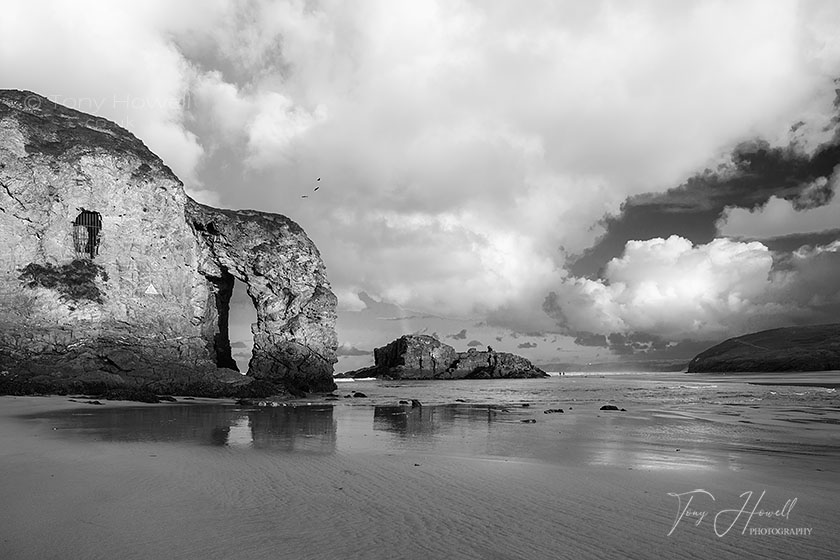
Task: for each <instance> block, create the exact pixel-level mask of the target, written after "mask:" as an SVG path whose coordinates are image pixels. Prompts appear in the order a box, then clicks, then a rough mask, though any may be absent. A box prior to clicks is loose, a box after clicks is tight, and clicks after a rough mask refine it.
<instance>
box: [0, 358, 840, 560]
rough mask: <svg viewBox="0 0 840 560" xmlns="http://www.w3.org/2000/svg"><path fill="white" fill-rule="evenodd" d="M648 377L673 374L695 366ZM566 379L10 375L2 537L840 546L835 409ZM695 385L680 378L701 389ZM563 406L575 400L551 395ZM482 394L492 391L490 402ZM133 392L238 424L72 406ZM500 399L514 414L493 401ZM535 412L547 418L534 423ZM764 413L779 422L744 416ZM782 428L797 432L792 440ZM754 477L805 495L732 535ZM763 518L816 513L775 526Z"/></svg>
mask: <svg viewBox="0 0 840 560" xmlns="http://www.w3.org/2000/svg"><path fill="white" fill-rule="evenodd" d="M647 379H648V380H651V381H653V382H654V383H651V384H649V385H650V386H651V387H655V386H662V385H663V384H662V383H660V381H665V382H666V383H665V385H670V384H671V383H672V381H674V380H672V379H670V378H669V377H668V376H660V375H654V376H648V377H647ZM677 380H678V382H677V384H678V385H682V384H685V378H684V377H677ZM565 381H566V380H557V379H552V380H549V381H546V382H544V383H543V384H542V385H543V386H544V387H552V388H554V389H558V390H559V392H557V393H556V397H554V398H553V399H554V400H539V399H534V398H531V397H522V398H520V396H519V393H513V395H515V398H510V399H508V400H507V401H505V402H507V405H506V406H504V408H505V409H506V410H504V411H502V410H500V407H499V405H498V403H496V402H492V403H491V402H488V403H484V404H482V403H476V402H473V403H466V402H463V403H462V402H453V401H454V399H451V398H447V399H441V400H443V401H444V402H445V403H446V404H443V405H438V404H437V403H432V401H433V399H432V398H429V401H430V404H428V405H427V404H426V403H424V406H423V407H422V408H416V409H411V407H410V406H407V407H402V408H401V407H399V406H396V399H400V398H405V397H407V396H408V395H409V394H420V393H421V391H420V389H421V388H423V386H424V385H425V386H426V388H427V389H428V387H432V388H434V387H437V386H436V385H434V384H433V382H425V383H420V384H415V383H405V384H394V383H392V382H385V383H378V382H364V383H360V384H359V387H357V388H359V389H361V390H364V391H365V392H366V393H369V394H370V397H369V398H364V399H361V398H352V397H351V398H347V399H345V398H341V400H339V401H323V400H317V401H316V400H315V399H298V400H294V401H288V402H287V403H285V406H280V407H278V408H270V407H268V408H253V407H252V408H249V407H241V406H238V405H237V404H236V402H235V401H233V400H231V399H189V400H186V401H184V400H179V401H178V402H177V403H167V402H164V403H157V404H147V403H137V402H131V401H106V402H103V406H96V405H90V404H86V403H84V402H79V401H75V402H74V401H73V400H70V398H72V397H63V396H52V397H0V441H2V445H0V465H2V466H0V471H2V472H1V473H0V474H2V476H1V477H0V500H2V503H3V504H4V505H5V506H6V507H5V508H3V509H2V510H0V527H3V529H2V530H0V556H2V557H4V558H15V559H20V560H28V559H33V560H34V559H36V558H38V559H40V558H47V557H61V556H63V557H74V558H81V559H85V558H101V557H112V556H115V557H120V558H129V559H133V558H137V559H141V558H151V557H169V558H185V559H186V558H199V557H200V558H203V559H220V560H221V559H223V558H230V557H234V556H237V557H242V558H257V559H262V558H265V559H269V558H272V559H273V558H277V557H295V558H373V559H379V558H392V557H394V556H399V557H405V558H440V557H448V558H451V559H453V560H460V559H465V560H466V559H470V560H472V559H484V558H502V559H514V558H524V557H545V558H583V559H589V558H592V559H595V558H599V559H601V558H606V559H609V560H611V559H619V558H645V557H650V554H651V551H652V550H655V551H656V554H655V555H657V556H661V557H668V558H675V559H684V560H687V559H689V558H697V557H708V556H709V555H718V556H721V557H746V556H749V557H755V558H766V559H768V560H769V559H770V558H776V557H780V556H785V557H791V558H823V557H826V558H827V557H830V555H831V554H832V551H835V550H836V549H837V548H838V547H840V535H838V534H837V532H836V531H835V530H834V526H833V522H834V519H836V518H837V516H838V515H840V507H838V505H837V503H836V500H835V499H834V496H836V493H837V491H838V489H840V486H838V482H837V481H838V474H840V467H838V463H837V460H836V456H835V455H834V453H836V452H835V451H834V450H835V449H836V447H837V443H836V442H837V437H836V435H834V432H833V431H832V430H831V428H832V426H829V425H821V424H819V423H816V424H805V425H803V424H796V423H790V422H787V421H785V419H784V417H783V418H782V419H781V420H779V419H778V418H776V414H777V412H779V411H781V412H785V411H786V410H787V408H785V407H783V408H782V409H780V408H778V407H774V406H772V404H768V405H767V406H765V407H762V408H758V409H753V408H751V407H746V406H745V407H739V408H737V412H738V414H739V416H732V415H731V414H733V413H734V411H730V410H728V408H727V407H726V406H721V405H713V404H703V405H702V406H700V405H694V406H692V407H684V406H682V405H679V404H677V405H674V406H665V405H661V406H655V407H649V406H642V405H641V404H635V405H629V404H628V406H627V408H628V412H626V413H619V412H602V411H599V410H598V408H597V405H598V403H599V402H600V401H598V400H597V399H596V400H591V401H585V402H584V401H574V402H572V401H564V400H563V399H564V398H565V397H564V392H563V391H562V388H563V387H564V386H565V387H568V388H569V389H571V388H572V387H573V386H575V385H580V384H583V386H584V387H590V386H602V385H605V386H610V383H606V384H601V383H600V380H593V379H586V380H584V379H578V380H574V379H573V378H571V377H570V378H569V380H568V381H570V383H565ZM712 383H714V381H713V382H712ZM427 384H428V385H427ZM445 385H449V384H445ZM626 385H627V386H634V385H636V383H635V381H634V380H630V379H628V380H627V383H626ZM694 385H695V384H694V383H689V384H687V386H686V388H685V389H684V390H680V394H683V393H684V394H687V395H689V396H690V395H693V394H695V391H696V390H697V389H696V388H695V387H694ZM697 385H698V386H701V385H703V386H704V385H706V382H698V384H697ZM469 386H471V387H481V383H480V382H475V384H472V383H471V384H470V385H469ZM485 386H486V385H485ZM721 386H723V385H721ZM517 387H535V386H534V385H533V384H532V383H531V382H530V381H526V382H524V383H522V384H519V385H517ZM346 389H347V390H350V387H347V388H346ZM347 390H345V389H344V388H340V390H339V393H341V394H344V393H345V392H347ZM535 390H536V389H535ZM702 390H703V391H704V392H708V391H711V392H713V393H716V392H719V390H718V389H709V388H703V389H702ZM727 391H728V389H727ZM729 392H730V393H731V392H732V391H729ZM734 392H735V393H739V392H740V388H737V389H736V390H735V391H734ZM619 393H621V391H619ZM422 394H423V395H426V394H429V393H422ZM435 394H437V393H435ZM450 394H454V393H450ZM475 394H476V395H481V394H482V392H481V391H477V392H476V393H475ZM505 394H507V393H505ZM525 400H528V401H529V402H530V405H529V406H523V405H525V404H526V403H525V402H524V401H525ZM558 403H559V404H558ZM194 404H195V405H222V407H221V408H222V409H224V410H223V411H222V413H221V416H220V417H219V418H220V420H218V421H217V420H208V421H202V423H200V424H198V423H197V424H189V423H188V421H189V420H190V418H191V416H190V415H191V414H195V413H198V412H201V411H203V410H212V409H214V408H219V407H193V406H191V405H194ZM179 405H181V406H179ZM555 406H562V407H563V408H565V409H566V412H565V413H564V414H559V413H558V414H544V410H545V409H547V408H549V407H551V408H554V407H555ZM803 406H804V405H803ZM327 407H329V409H327ZM471 407H472V408H473V409H475V411H477V412H479V413H476V414H472V415H470V414H469V413H470V409H471ZM121 409H122V410H126V412H129V411H132V410H133V411H135V412H137V414H136V415H135V416H134V417H135V419H137V418H139V419H140V420H141V421H146V420H144V419H146V418H147V417H146V413H147V412H149V413H153V412H155V411H160V412H166V413H172V414H171V415H164V416H162V417H161V418H162V419H163V420H164V421H165V422H166V424H165V425H167V426H171V427H172V429H173V430H174V429H175V428H176V427H177V429H179V430H181V431H182V432H183V433H186V434H190V433H191V432H192V431H194V429H193V428H190V426H191V425H194V426H195V427H196V429H197V428H201V429H203V430H205V431H207V432H208V433H210V431H211V430H212V431H214V432H218V429H217V428H218V427H220V426H229V428H225V430H226V431H225V432H224V433H225V434H227V436H226V437H227V438H228V439H227V440H226V441H227V442H228V443H227V444H226V445H218V444H210V443H208V441H204V443H202V442H201V441H197V440H196V441H194V440H189V441H181V440H169V439H161V440H155V439H146V438H136V439H128V440H120V439H114V438H110V437H102V436H99V435H97V432H92V431H89V430H88V429H86V428H84V426H86V425H88V424H85V423H78V422H77V423H76V424H74V425H75V426H76V427H72V426H70V425H66V424H65V425H64V426H63V425H62V422H65V421H66V420H67V419H68V418H76V419H86V418H94V417H97V416H100V417H105V418H109V419H110V420H109V421H108V422H117V421H118V420H119V419H120V418H123V416H122V414H121V413H120V410H121ZM489 409H494V410H497V412H498V414H496V413H494V414H491V415H488V414H483V413H480V412H482V411H483V412H486V411H487V410H489ZM327 410H329V412H326V411H327ZM377 410H379V412H376V411H377ZM698 410H699V411H700V412H701V413H702V414H699V415H698V413H697V411H698ZM65 411H66V412H68V415H64V414H63V412H65ZM179 411H180V412H183V414H180V415H178V414H175V412H179ZM316 413H317V414H316ZM785 413H786V414H787V415H788V416H787V417H789V418H791V419H797V418H800V417H801V418H806V417H808V416H809V415H808V414H802V413H799V412H793V411H787V412H785ZM39 416H43V417H41V418H38V417H39ZM33 417H34V418H33ZM155 417H156V416H155V415H154V414H153V415H152V416H151V417H149V419H151V418H155ZM833 417H834V416H832V418H833ZM226 418H227V419H229V423H227V424H220V423H219V422H221V421H222V419H226ZM528 418H535V419H536V420H537V422H536V423H533V424H531V423H523V420H525V419H528ZM710 420H711V422H710ZM742 420H744V421H749V422H751V423H750V424H742V423H740V422H741V421H742ZM182 423H185V425H183V426H181V424H182ZM107 425H110V424H106V426H107ZM756 425H758V426H764V428H762V429H763V430H764V431H765V432H766V436H765V435H763V433H764V432H762V435H761V436H760V437H761V438H762V439H765V438H766V439H767V441H766V442H763V441H752V440H746V441H744V440H743V437H741V436H739V433H740V430H742V429H749V430H755V426H756ZM55 428H58V429H57V430H56V429H55ZM148 429H151V430H154V429H155V428H154V425H152V426H151V427H150V428H148ZM243 430H246V431H247V438H246V439H243V435H244V433H243ZM709 430H712V434H713V435H712V436H710V435H709V433H710V432H709ZM733 430H734V431H733ZM808 434H810V436H809V437H807V438H806V437H800V436H806V435H808ZM651 436H654V437H653V438H651ZM214 437H215V436H214ZM278 438H279V439H278ZM780 439H781V440H783V441H787V442H793V443H792V444H791V445H792V446H788V445H783V446H778V445H776V444H773V443H772V442H773V441H777V440H780ZM742 441H743V443H740V442H742ZM809 441H810V442H813V443H815V444H819V445H811V444H810V443H808V442H809ZM272 442H274V443H272ZM794 444H795V445H794ZM820 446H822V447H820ZM698 489H702V490H703V491H705V492H708V493H709V494H711V495H713V496H714V498H715V499H714V500H711V499H706V495H705V494H702V495H701V494H696V495H695V499H694V502H693V503H692V508H693V509H695V510H696V511H706V512H707V513H708V517H707V518H706V519H705V520H702V521H701V523H700V524H699V525H696V524H695V523H696V522H697V519H696V518H688V517H685V518H680V517H679V516H678V512H679V505H680V503H679V502H678V498H677V497H676V495H682V496H684V497H685V496H687V495H689V494H690V493H691V492H694V491H696V490H698ZM745 492H752V493H753V494H750V499H751V500H752V501H751V502H750V507H752V506H753V505H755V504H756V502H757V500H759V499H760V501H761V505H760V507H762V508H764V509H767V510H768V511H769V510H771V509H772V510H773V511H776V510H781V509H782V508H783V507H784V505H785V504H786V503H790V501H792V500H794V499H795V500H796V507H795V508H793V509H792V510H790V507H789V506H788V510H786V511H787V513H788V514H789V515H788V516H787V517H786V518H778V519H776V518H774V519H768V518H763V517H756V518H754V519H752V520H751V521H747V519H746V516H742V517H741V518H740V519H739V520H737V523H735V524H734V528H733V529H732V530H731V531H729V532H728V533H727V534H726V535H724V536H719V535H717V534H716V533H715V527H714V526H713V524H712V522H713V518H714V516H715V514H716V513H717V512H719V511H720V510H724V509H732V510H736V509H737V508H739V507H741V504H742V503H744V500H745V498H744V493H745ZM759 496H761V498H759ZM682 505H685V504H684V503H682ZM789 510H790V511H789ZM729 518H730V519H732V515H730V517H729ZM750 528H759V529H761V528H779V529H784V528H789V529H799V528H807V529H809V530H810V531H811V533H810V534H809V535H808V536H802V535H797V536H793V537H770V536H762V535H760V534H756V535H750V533H749V529H750ZM718 529H721V528H720V527H718ZM742 530H744V533H743V534H742V532H741V531H742Z"/></svg>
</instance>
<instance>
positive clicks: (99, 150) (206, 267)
mask: <svg viewBox="0 0 840 560" xmlns="http://www.w3.org/2000/svg"><path fill="white" fill-rule="evenodd" d="M0 258H1V259H2V261H0V333H2V336H0V391H5V392H63V391H79V392H81V391H91V390H97V389H100V388H111V387H124V386H127V387H144V388H149V389H150V390H153V391H156V392H175V393H193V394H214V395H221V394H235V393H237V392H240V393H241V392H247V387H248V386H250V387H251V390H252V391H254V390H256V392H266V391H270V390H274V389H276V390H281V389H282V388H287V389H291V390H293V391H295V390H297V391H300V390H303V391H316V390H330V389H332V388H333V387H334V384H333V382H332V368H333V364H334V363H335V361H336V359H335V350H336V346H337V341H336V335H335V328H334V326H335V304H336V299H335V296H334V295H333V293H332V292H331V290H330V286H329V283H328V282H327V279H326V272H325V268H324V264H323V262H322V260H321V258H320V255H319V253H318V250H317V249H316V248H315V246H314V244H313V243H312V242H311V240H310V239H309V238H308V237H307V236H306V234H305V233H304V232H303V230H302V229H301V228H300V227H299V226H298V225H297V224H296V223H295V222H293V221H292V220H290V219H288V218H286V217H284V216H279V215H275V214H268V213H263V212H256V211H232V210H218V209H214V208H209V207H206V206H202V205H200V204H198V203H196V202H194V201H193V200H191V199H190V198H189V197H188V196H187V195H186V194H185V192H184V189H183V185H182V184H181V182H180V181H179V180H178V178H177V177H175V175H174V174H173V173H172V172H171V171H170V170H169V168H168V167H166V166H165V165H164V164H163V162H162V161H161V160H160V159H159V158H158V157H157V156H155V155H154V154H153V153H152V152H150V151H149V150H148V148H146V146H145V145H144V144H143V143H142V142H141V141H140V140H138V139H137V138H135V137H134V136H133V135H131V134H130V133H129V132H127V131H125V130H124V129H122V128H120V127H118V126H117V125H115V124H114V123H111V122H109V121H107V120H105V119H102V118H99V117H94V116H91V115H87V114H85V113H81V112H78V111H74V110H71V109H68V108H65V107H63V106H61V105H57V104H54V103H52V102H50V101H49V100H47V99H45V98H43V97H41V96H38V95H35V94H32V93H29V92H21V91H14V90H0ZM234 279H238V280H240V281H242V282H243V283H244V284H245V285H246V287H247V290H248V294H249V295H250V297H251V299H252V301H253V302H254V305H255V307H256V311H257V323H256V325H254V327H253V334H254V357H253V359H252V361H251V364H250V368H249V375H248V376H242V375H240V374H239V373H237V372H236V371H235V370H236V368H237V365H236V364H235V362H234V361H233V359H232V358H231V355H230V341H229V339H228V332H227V313H228V305H229V301H230V296H231V293H232V289H233V283H234ZM242 365H244V364H242ZM255 380H259V382H258V383H255V382H253V381H255Z"/></svg>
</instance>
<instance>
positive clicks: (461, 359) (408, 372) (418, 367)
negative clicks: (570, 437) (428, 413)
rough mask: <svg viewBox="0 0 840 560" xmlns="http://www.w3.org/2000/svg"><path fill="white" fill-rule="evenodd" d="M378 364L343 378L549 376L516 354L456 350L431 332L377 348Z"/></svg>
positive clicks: (406, 337) (409, 336)
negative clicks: (431, 334) (432, 335)
mask: <svg viewBox="0 0 840 560" xmlns="http://www.w3.org/2000/svg"><path fill="white" fill-rule="evenodd" d="M373 357H374V365H373V366H371V367H368V368H364V369H361V370H356V371H352V372H349V373H346V374H343V377H368V376H370V377H383V378H387V379H494V378H529V377H547V376H548V374H547V373H545V372H544V371H543V370H541V369H540V368H538V367H536V366H534V365H533V364H532V363H531V362H530V361H529V360H527V359H525V358H523V357H522V356H517V355H516V354H510V353H507V352H495V351H493V350H491V349H489V348H488V349H487V351H479V350H476V349H475V348H470V350H468V351H467V352H456V351H455V349H454V348H452V347H451V346H449V345H448V344H444V343H443V342H441V341H439V340H438V339H436V338H434V337H431V336H428V335H405V336H401V337H400V338H398V339H396V340H395V341H393V342H391V343H390V344H387V345H385V346H383V347H381V348H376V349H375V350H374V351H373Z"/></svg>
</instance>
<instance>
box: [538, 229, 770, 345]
mask: <svg viewBox="0 0 840 560" xmlns="http://www.w3.org/2000/svg"><path fill="white" fill-rule="evenodd" d="M772 267H773V257H772V255H771V254H770V251H769V250H768V249H767V247H765V246H764V245H763V244H761V243H758V242H751V243H742V242H737V241H731V240H728V239H715V240H714V241H712V242H710V243H708V244H705V245H698V246H693V245H692V243H691V242H690V241H688V240H687V239H683V238H681V237H678V236H671V237H669V238H668V239H661V238H657V239H650V240H647V241H629V242H628V243H627V245H626V247H625V251H624V254H623V255H622V256H621V257H620V258H615V259H613V260H611V261H610V262H609V263H608V264H607V267H606V271H605V274H604V279H603V280H589V279H585V278H570V279H568V280H566V281H564V282H563V283H562V284H560V285H559V286H558V287H557V288H556V289H555V293H556V299H554V301H553V302H552V306H553V308H552V309H550V311H551V312H553V313H554V314H555V316H556V317H557V318H558V319H560V320H561V322H562V323H564V326H566V327H568V328H570V329H572V330H574V331H589V332H601V333H610V332H624V333H626V332H634V331H641V332H645V333H649V334H656V335H660V336H664V337H671V339H679V338H681V337H697V336H703V337H707V338H708V337H714V336H720V335H721V334H722V333H725V332H727V331H730V330H737V331H741V330H743V329H744V328H745V326H746V325H748V324H753V323H754V322H755V320H756V316H760V315H762V314H765V313H768V312H778V311H780V310H781V306H779V305H776V304H774V303H772V301H770V300H769V299H768V294H770V292H771V287H772V284H773V281H774V280H777V279H776V278H774V277H773V275H772V273H771V271H772Z"/></svg>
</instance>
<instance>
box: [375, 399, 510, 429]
mask: <svg viewBox="0 0 840 560" xmlns="http://www.w3.org/2000/svg"><path fill="white" fill-rule="evenodd" d="M500 410H501V409H500V408H499V407H490V406H473V405H437V406H423V407H413V408H412V407H409V406H375V407H374V409H373V429H374V430H383V431H387V432H391V433H394V434H397V435H399V436H402V437H413V436H414V437H416V436H421V437H432V436H434V435H435V434H437V433H440V432H442V431H445V430H451V429H453V428H456V427H458V426H460V425H462V424H466V425H474V424H476V423H479V424H490V423H491V422H493V421H494V420H496V419H497V415H498V414H499V412H500Z"/></svg>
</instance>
